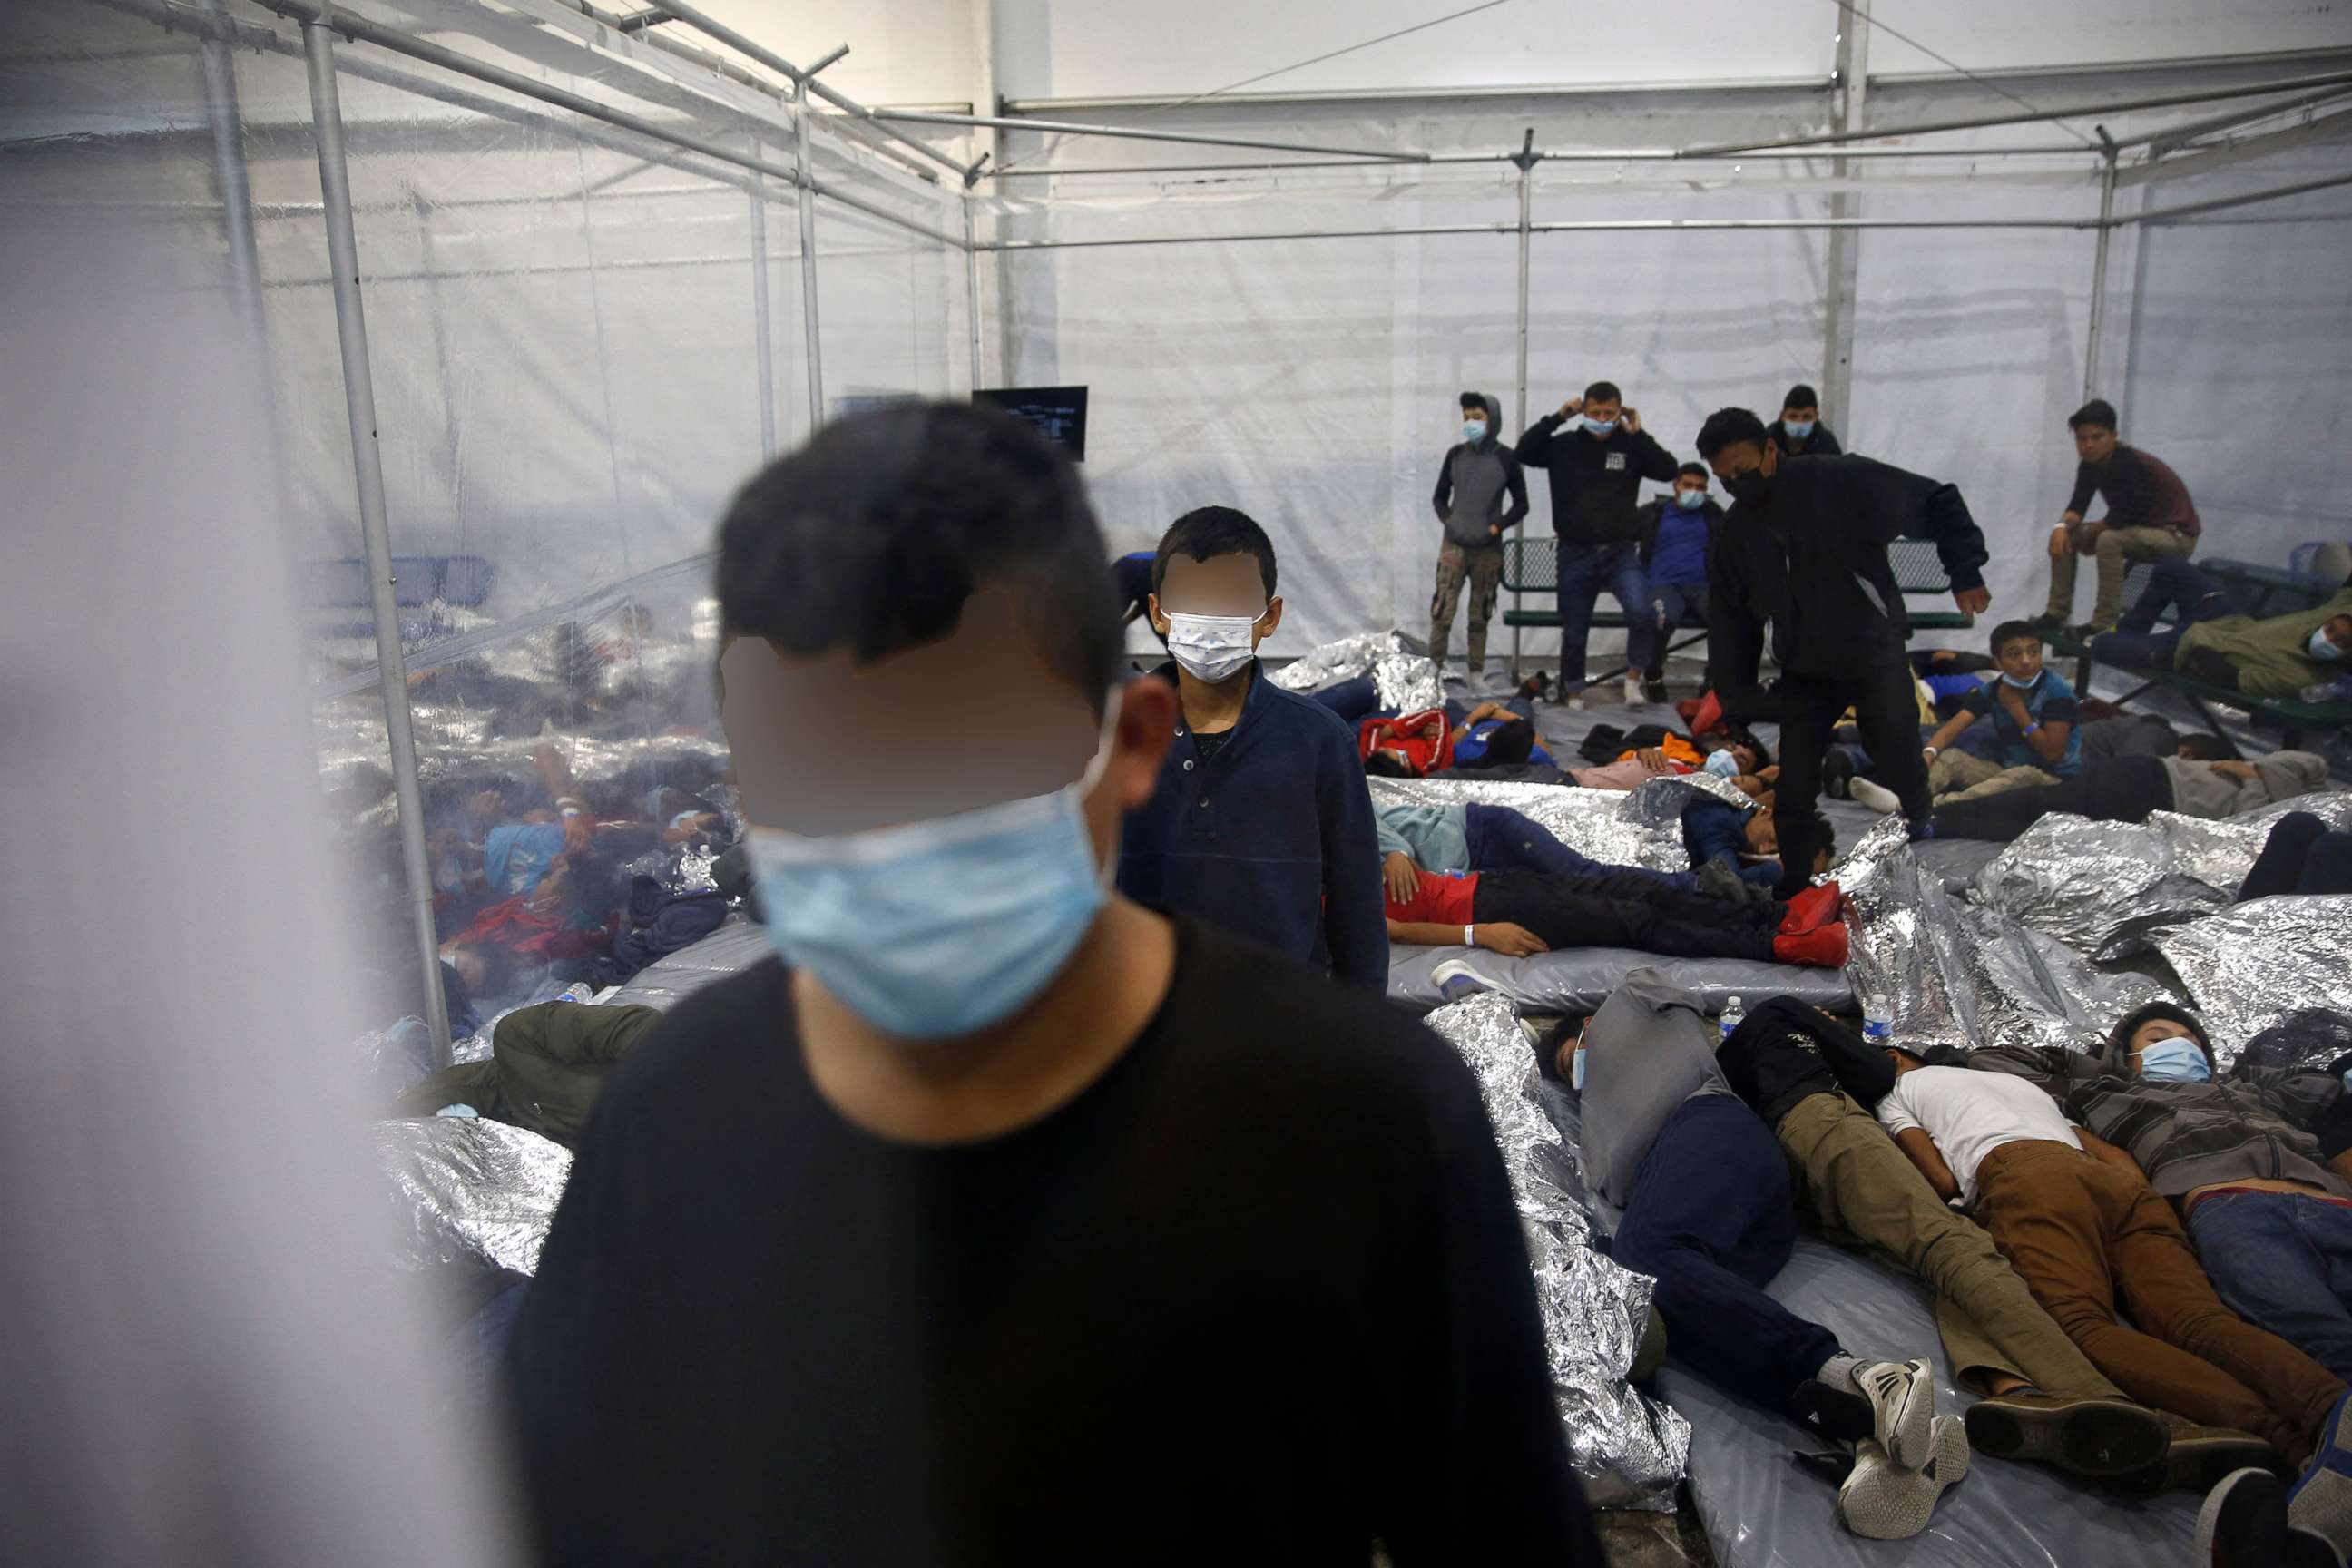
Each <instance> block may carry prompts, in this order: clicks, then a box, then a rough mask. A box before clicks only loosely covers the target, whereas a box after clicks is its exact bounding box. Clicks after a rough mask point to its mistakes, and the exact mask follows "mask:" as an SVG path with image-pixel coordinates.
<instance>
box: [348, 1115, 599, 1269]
mask: <svg viewBox="0 0 2352 1568" xmlns="http://www.w3.org/2000/svg"><path fill="white" fill-rule="evenodd" d="M374 1129H375V1146H376V1156H377V1158H378V1159H379V1160H381V1161H382V1162H383V1171H384V1176H385V1179H386V1181H387V1183H388V1184H389V1195H390V1197H391V1199H392V1204H393V1209H394V1226H395V1231H394V1235H395V1237H396V1240H395V1243H394V1263H395V1264H396V1265H397V1266H398V1267H400V1268H433V1267H435V1266H436V1265H438V1264H443V1263H459V1262H467V1261H472V1262H477V1263H488V1264H492V1265H495V1266H496V1267H498V1268H511V1269H513V1270H514V1271H515V1272H516V1273H518V1274H534V1273H537V1272H538V1270H539V1249H540V1247H541V1246H542V1245H544V1244H545V1242H546V1240H547V1227H548V1224H549V1222H550V1221H551V1220H553V1219H554V1217H555V1201H556V1199H558V1198H560V1197H562V1195H563V1184H564V1183H565V1181H567V1180H568V1179H570V1177H571V1174H572V1152H571V1151H570V1150H568V1149H566V1148H564V1147H563V1145H562V1144H561V1143H557V1142H551V1140H549V1139H545V1138H542V1137H541V1136H540V1135H539V1134H538V1133H536V1132H526V1131H523V1130H522V1129H521V1128H520V1127H509V1126H508V1125H507V1124H506V1123H505V1122H503V1121H490V1120H488V1118H478V1117H457V1116H435V1117H426V1118H423V1119H417V1120H404V1121H379V1122H376V1123H375V1124H374Z"/></svg>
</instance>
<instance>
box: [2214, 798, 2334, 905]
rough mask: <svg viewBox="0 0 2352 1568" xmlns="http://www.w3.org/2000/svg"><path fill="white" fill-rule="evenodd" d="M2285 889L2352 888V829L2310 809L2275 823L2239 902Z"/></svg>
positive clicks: (2242, 886)
mask: <svg viewBox="0 0 2352 1568" xmlns="http://www.w3.org/2000/svg"><path fill="white" fill-rule="evenodd" d="M2281 893H2305V894H2309V893H2352V833H2336V832H2331V831H2329V829H2328V826H2327V824H2326V822H2325V821H2324V820H2323V819H2321V818H2319V817H2316V816H2313V815H2312V814H2311V813H2309V812H2307V811H2290V812H2288V813H2287V814H2286V815H2285V816H2282V817H2280V818H2279V819H2278V820H2277V821H2276V822H2274V823H2273V824H2272V825H2271V836H2270V837H2269V838H2268V839H2266V840H2264V841H2263V852H2262V853H2261V854H2260V855H2257V856H2255V857H2254V866H2253V869H2252V870H2251V871H2248V872H2247V873H2246V879H2245V881H2243V882H2242V883H2241V884H2240V885H2239V888H2238V902H2240V903H2244V902H2245V901H2246V900H2248V899H2270V898H2276V897H2277V896H2278V895H2279V894H2281Z"/></svg>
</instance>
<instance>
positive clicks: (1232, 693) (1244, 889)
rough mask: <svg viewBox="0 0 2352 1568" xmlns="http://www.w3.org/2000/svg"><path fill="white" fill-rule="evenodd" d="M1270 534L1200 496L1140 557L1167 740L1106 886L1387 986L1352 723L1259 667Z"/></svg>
mask: <svg viewBox="0 0 2352 1568" xmlns="http://www.w3.org/2000/svg"><path fill="white" fill-rule="evenodd" d="M1275 584H1276V574H1275V558H1274V542H1273V541H1272V540H1270V539H1268V538H1267V537H1266V535H1265V530H1264V529H1262V528H1260V527H1259V526H1258V525H1257V523H1256V522H1255V521H1253V520H1252V519H1251V518H1250V517H1249V516H1248V515H1247V514H1246V513H1244V512H1240V511H1236V510H1234V509H1233V508H1232V507H1223V506H1212V507H1202V508H1201V509H1199V510H1195V511H1190V512H1187V513H1185V514H1184V515H1183V516H1182V517H1180V518H1178V519H1177V520H1176V521H1175V522H1174V523H1172V524H1171V525H1170V527H1169V530H1168V532H1167V533H1166V535H1165V536H1163V537H1162V538H1161V539H1160V552H1159V555H1158V557H1157V558H1156V559H1155V560H1154V561H1153V562H1152V593H1151V629H1152V630H1153V631H1155V632H1157V633H1159V634H1160V637H1161V638H1163V639H1164V640H1165V641H1166V642H1167V644H1168V647H1169V651H1170V652H1171V653H1172V654H1173V655H1174V656H1175V658H1174V661H1173V662H1172V663H1170V664H1165V665H1162V666H1161V667H1160V668H1159V669H1158V670H1157V671H1155V672H1154V673H1156V674H1158V675H1159V676H1160V677H1161V678H1162V679H1166V680H1168V681H1171V683H1173V684H1174V685H1175V687H1176V688H1177V691H1178V694H1179V696H1180V698H1181V710H1179V713H1178V715H1177V721H1176V733H1175V737H1174V741H1175V743H1174V744H1173V745H1171V747H1169V749H1168V756H1167V760H1166V761H1165V762H1164V763H1162V764H1161V767H1160V784H1159V787H1158V788H1157V789H1155V790H1154V791H1153V792H1152V796H1151V800H1150V804H1148V805H1145V806H1144V807H1143V808H1142V809H1141V810H1139V811H1137V812H1136V813H1134V814H1133V815H1132V816H1129V817H1128V819H1127V824H1126V826H1125V829H1124V831H1123V837H1122V838H1121V844H1120V850H1119V859H1118V888H1119V891H1121V892H1122V893H1125V894H1126V895H1127V896H1128V897H1129V898H1130V899H1133V900H1136V901H1137V902H1138V903H1140V904H1146V905H1149V906H1150V907H1151V908H1153V909H1157V910H1165V911H1167V912H1169V913H1171V914H1189V915H1193V916H1196V917H1198V918H1200V919H1202V920H1204V921H1210V922H1212V923H1213V924H1216V925H1219V926H1222V927H1223V928H1224V929H1226V930H1227V931H1234V932H1235V933H1236V934H1239V935H1241V936H1245V937H1248V938H1249V939H1251V940H1252V941H1254V942H1257V943H1259V944H1260V945H1261V946H1265V947H1269V948H1272V949H1273V950H1274V951H1275V952H1279V953H1281V954H1283V955H1285V956H1286V957H1288V958H1290V959H1292V960H1293V961H1295V962H1297V963H1303V964H1306V965H1307V967H1309V968H1312V969H1317V970H1322V971H1326V972H1328V973H1330V974H1332V975H1334V976H1335V977H1337V978H1338V979H1339V980H1341V981H1344V982H1346V983H1347V984H1351V985H1360V986H1362V987H1363V988H1364V989H1366V990H1370V991H1381V992H1385V991H1386V990H1387V989H1388V980H1389V944H1388V937H1387V935H1386V933H1385V931H1384V922H1383V921H1382V920H1381V878H1380V841H1379V839H1378V837H1376V836H1375V835H1374V833H1373V831H1372V802H1371V796H1370V795H1369V794H1368V793H1367V792H1366V790H1365V787H1364V770H1363V766H1362V764H1361V763H1360V762H1359V761H1358V754H1357V751H1356V746H1355V738H1354V737H1353V736H1352V735H1351V734H1349V730H1348V726H1347V725H1346V724H1345V723H1344V722H1343V721H1340V720H1339V718H1338V717H1337V716H1336V715H1335V714H1333V713H1332V712H1331V710H1329V709H1328V708H1326V707H1324V706H1323V705H1322V704H1320V703H1318V702H1317V701H1315V700H1313V699H1312V698H1308V697H1302V696H1299V695H1298V694H1297V692H1293V691H1286V690H1284V689H1282V688H1281V687H1279V686H1276V685H1275V684H1274V683H1273V682H1272V681H1268V680H1261V679H1258V663H1257V647H1258V644H1260V643H1261V642H1263V641H1265V639H1266V638H1267V637H1271V636H1273V635H1274V629H1275V627H1276V626H1280V625H1281V624H1282V600H1281V598H1280V597H1279V596H1278V595H1276V593H1275Z"/></svg>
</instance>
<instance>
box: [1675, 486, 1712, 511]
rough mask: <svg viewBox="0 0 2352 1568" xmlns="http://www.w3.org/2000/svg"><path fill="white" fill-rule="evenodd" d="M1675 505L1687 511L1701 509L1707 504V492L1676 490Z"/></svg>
mask: <svg viewBox="0 0 2352 1568" xmlns="http://www.w3.org/2000/svg"><path fill="white" fill-rule="evenodd" d="M1675 505H1676V506H1678V507H1680V508H1682V509H1683V510H1685V511H1696V510H1698V509H1699V508H1701V507H1703V506H1705V505H1706V491H1705V490H1676V491H1675Z"/></svg>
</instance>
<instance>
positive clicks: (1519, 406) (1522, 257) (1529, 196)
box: [1437, 126, 1543, 681]
mask: <svg viewBox="0 0 2352 1568" xmlns="http://www.w3.org/2000/svg"><path fill="white" fill-rule="evenodd" d="M1535 145H1536V133H1535V128H1534V127H1533V126H1529V127H1528V135H1527V140H1526V141H1525V142H1521V143H1520V144H1519V153H1518V156H1517V157H1516V158H1514V159H1513V160H1512V162H1513V163H1517V164H1518V166H1519V311H1518V327H1519V331H1518V354H1519V357H1518V369H1517V374H1516V375H1515V376H1514V378H1513V382H1512V385H1513V389H1514V390H1513V396H1514V398H1515V400H1516V401H1515V402H1514V404H1513V405H1512V408H1511V417H1512V418H1513V419H1515V420H1517V428H1518V429H1521V430H1524V429H1526V428H1527V427H1528V425H1529V424H1530V423H1531V421H1530V420H1529V419H1528V237H1529V236H1530V235H1531V234H1532V233H1533V232H1534V230H1533V227H1532V225H1533V223H1534V220H1535V172H1536V162H1537V160H1538V159H1539V158H1541V157H1542V156H1543V154H1542V153H1538V152H1537V151H1536V150H1535ZM1495 435H1496V439H1497V440H1499V439H1501V437H1502V432H1501V431H1499V430H1498V431H1496V433H1495ZM1519 598H1520V595H1519V590H1518V589H1517V588H1514V589H1512V590H1511V608H1513V609H1514V610H1516V609H1517V608H1518V607H1519ZM1507 618H1510V619H1511V679H1513V680H1514V681H1517V680H1519V679H1523V678H1522V676H1521V675H1520V670H1521V668H1523V667H1522V663H1521V651H1520V643H1521V639H1522V637H1523V636H1524V634H1525V632H1526V628H1525V627H1523V626H1520V625H1519V624H1518V623H1517V619H1516V618H1511V617H1507ZM1437 653H1438V657H1439V658H1440V659H1441V660H1443V658H1444V654H1445V650H1444V648H1439V649H1438V650H1437Z"/></svg>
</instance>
